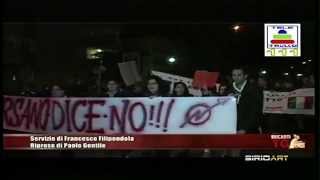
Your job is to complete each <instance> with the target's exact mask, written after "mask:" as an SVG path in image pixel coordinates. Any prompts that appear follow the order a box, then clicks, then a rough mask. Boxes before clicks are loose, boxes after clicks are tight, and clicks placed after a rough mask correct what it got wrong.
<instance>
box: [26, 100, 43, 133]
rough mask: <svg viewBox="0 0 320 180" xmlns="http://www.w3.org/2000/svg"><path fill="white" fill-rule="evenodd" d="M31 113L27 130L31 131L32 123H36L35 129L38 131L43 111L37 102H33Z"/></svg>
mask: <svg viewBox="0 0 320 180" xmlns="http://www.w3.org/2000/svg"><path fill="white" fill-rule="evenodd" d="M31 102H32V100H31V99H30V103H31ZM31 104H32V105H31V112H30V117H29V118H28V121H27V125H26V128H27V129H29V128H30V125H31V124H32V123H34V124H33V125H34V128H35V129H38V127H39V124H38V123H39V121H40V118H41V110H40V107H38V102H37V101H35V102H32V103H31Z"/></svg>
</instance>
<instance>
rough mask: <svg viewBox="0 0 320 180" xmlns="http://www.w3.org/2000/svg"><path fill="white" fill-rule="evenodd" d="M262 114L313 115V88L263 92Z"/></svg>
mask: <svg viewBox="0 0 320 180" xmlns="http://www.w3.org/2000/svg"><path fill="white" fill-rule="evenodd" d="M263 112H264V113H276V114H305V115H314V88H306V89H297V90H295V91H291V92H271V91H264V100H263Z"/></svg>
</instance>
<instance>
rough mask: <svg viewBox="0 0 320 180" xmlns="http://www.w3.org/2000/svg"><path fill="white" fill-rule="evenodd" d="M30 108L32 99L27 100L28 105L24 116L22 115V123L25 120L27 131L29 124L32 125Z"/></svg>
mask: <svg viewBox="0 0 320 180" xmlns="http://www.w3.org/2000/svg"><path fill="white" fill-rule="evenodd" d="M30 106H31V99H28V100H27V105H26V107H25V108H24V111H23V114H22V115H21V122H22V123H23V122H24V119H25V122H26V124H25V127H26V129H29V123H30V118H31V112H30Z"/></svg>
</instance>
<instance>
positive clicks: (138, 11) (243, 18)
mask: <svg viewBox="0 0 320 180" xmlns="http://www.w3.org/2000/svg"><path fill="white" fill-rule="evenodd" d="M38 5H39V4H38ZM40 5H41V4H40ZM42 5H43V8H38V7H37V6H33V5H32V4H31V3H29V2H28V3H27V2H20V3H14V0H13V1H8V2H6V4H5V6H6V11H5V15H6V17H5V19H6V18H7V20H8V22H10V18H13V19H14V18H18V19H19V18H21V17H30V18H32V17H33V18H35V17H38V18H37V20H40V22H46V19H45V18H46V17H49V19H50V17H54V18H53V19H54V20H55V22H59V21H66V22H64V23H50V22H47V23H37V24H32V23H31V22H30V23H29V25H27V26H28V27H26V28H24V29H25V30H24V31H23V32H22V33H23V34H24V36H29V37H31V38H33V39H35V41H36V44H37V47H38V53H37V55H36V57H35V58H34V59H35V60H33V61H35V62H36V67H37V68H38V69H37V70H38V71H41V72H42V73H44V74H46V75H47V74H51V76H53V77H58V76H59V77H61V79H64V78H65V77H63V75H62V74H64V73H66V72H70V71H74V72H75V73H74V74H84V73H83V72H84V71H87V70H88V61H86V60H85V48H86V47H88V46H94V45H96V46H114V45H111V44H113V42H112V38H113V37H112V36H111V35H108V34H110V32H113V31H116V30H119V31H120V38H121V40H122V41H127V42H125V43H124V44H127V46H131V48H132V49H136V48H135V46H142V47H144V48H146V47H145V46H148V45H146V44H143V43H140V44H139V45H138V44H135V43H130V42H129V40H127V39H139V38H142V39H143V38H150V37H157V38H158V39H162V40H161V42H158V43H159V44H158V46H159V47H161V46H162V48H160V50H163V51H167V52H164V54H165V53H167V54H168V55H176V56H177V60H178V63H177V64H176V65H174V66H168V65H167V64H166V63H165V61H160V60H158V62H157V63H158V65H159V69H162V70H165V69H167V71H175V72H179V73H180V74H182V75H186V76H192V74H193V72H194V71H195V70H198V69H205V70H210V71H211V70H214V71H222V72H225V73H229V71H230V68H231V66H233V65H235V64H239V63H240V64H250V67H252V69H253V70H252V71H254V72H256V70H257V69H259V68H260V67H265V68H269V69H271V70H273V71H274V72H275V73H279V72H283V71H287V69H288V67H289V66H290V65H298V64H299V66H301V61H302V60H306V59H314V58H315V47H314V45H315V24H313V23H314V22H315V21H314V20H315V13H316V11H315V6H314V1H311V0H310V1H297V2H294V1H289V0H283V1H272V0H268V1H267V0H260V1H254V0H248V1H234V0H224V1H214V2H213V4H208V3H205V2H201V3H200V2H199V3H194V2H186V1H183V3H182V2H179V1H168V0H166V1H161V2H154V1H152V2H151V1H145V0H139V1H135V2H123V1H121V2H120V1H117V2H113V3H110V4H108V6H106V5H99V3H94V2H90V3H88V2H86V3H83V2H77V6H74V5H75V4H74V3H71V2H70V3H68V2H66V3H65V4H64V6H62V5H61V4H60V3H59V2H58V1H47V2H46V3H45V4H42ZM49 7H50V8H49ZM57 9H58V10H57ZM15 10H18V11H19V13H20V15H18V14H16V13H15ZM87 14H88V15H87ZM76 17H78V20H79V19H81V18H84V19H86V22H91V23H90V24H87V23H81V21H77V20H74V21H72V20H71V22H72V23H69V22H68V19H69V20H70V19H72V18H73V19H75V18H76ZM79 17H80V18H79ZM99 17H107V19H106V20H101V21H99V20H98V19H99ZM125 17H130V18H131V19H132V20H131V21H133V22H132V23H131V22H130V21H129V22H130V23H129V24H126V23H125V22H124V23H117V24H116V25H112V24H99V23H98V24H92V22H94V20H93V21H90V18H95V21H98V22H110V23H111V22H122V21H121V20H124V19H128V18H125ZM160 17H161V18H160ZM41 18H42V19H44V20H43V21H41ZM59 18H60V19H61V20H60V19H59ZM108 18H109V19H110V20H109V21H108ZM123 18H124V19H123ZM148 18H150V20H149V21H148V20H145V21H148V22H151V23H150V24H146V23H136V21H135V19H136V20H137V22H139V20H141V19H148ZM51 19H52V18H51ZM159 19H163V21H162V22H169V24H168V23H158V22H157V20H159ZM181 19H184V20H181ZM20 22H21V21H20ZM75 22H76V23H75ZM126 22H128V21H127V20H126ZM192 22H195V23H194V24H192ZM200 22H203V23H200ZM264 22H298V23H302V57H301V58H285V59H284V58H265V57H264V56H263V41H264V37H263V23H264ZM235 23H239V24H240V25H241V28H242V30H241V31H240V32H237V33H235V32H233V31H232V29H231V27H232V25H234V24H235ZM5 26H6V25H5ZM9 29H10V28H9ZM13 29H14V27H12V28H11V30H9V32H14V30H13ZM18 29H19V27H18ZM124 46H125V45H124ZM138 49H139V48H138ZM140 49H141V48H140ZM161 58H163V57H161ZM115 59H117V58H115ZM163 59H164V58H163ZM6 61H7V60H6ZM8 61H10V60H8ZM166 67H168V68H166Z"/></svg>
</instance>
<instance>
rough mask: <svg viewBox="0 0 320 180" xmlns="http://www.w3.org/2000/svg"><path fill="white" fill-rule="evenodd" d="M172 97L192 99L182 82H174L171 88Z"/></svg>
mask: <svg viewBox="0 0 320 180" xmlns="http://www.w3.org/2000/svg"><path fill="white" fill-rule="evenodd" d="M171 96H172V97H192V95H191V94H190V93H189V89H188V87H187V85H186V84H185V83H183V82H176V83H174V86H173V93H172V95H171Z"/></svg>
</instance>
